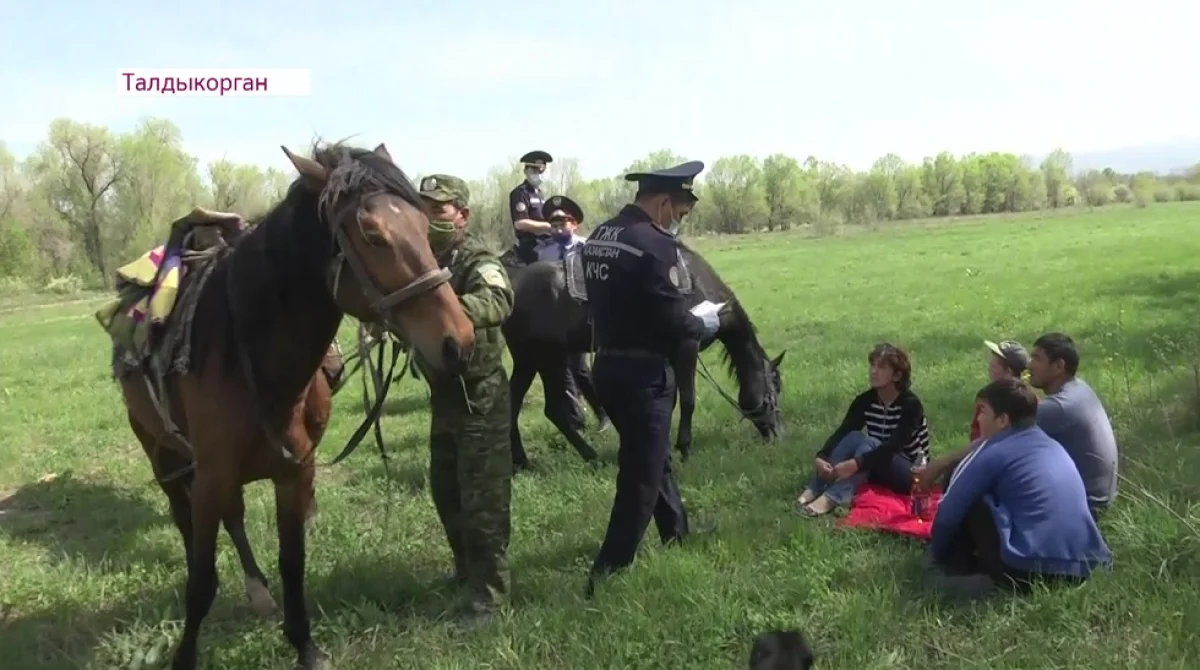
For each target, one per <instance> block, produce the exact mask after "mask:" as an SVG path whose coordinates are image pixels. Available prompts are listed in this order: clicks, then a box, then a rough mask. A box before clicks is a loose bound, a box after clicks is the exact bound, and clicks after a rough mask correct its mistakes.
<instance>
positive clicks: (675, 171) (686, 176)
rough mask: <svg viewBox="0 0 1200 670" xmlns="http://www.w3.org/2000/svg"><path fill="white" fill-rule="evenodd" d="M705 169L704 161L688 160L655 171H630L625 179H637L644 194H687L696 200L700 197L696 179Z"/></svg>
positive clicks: (639, 188)
mask: <svg viewBox="0 0 1200 670" xmlns="http://www.w3.org/2000/svg"><path fill="white" fill-rule="evenodd" d="M703 170H704V163H701V162H700V161H688V162H686V163H681V164H679V165H676V166H675V167H669V168H665V169H662V170H654V171H653V172H630V173H629V174H627V175H625V180H626V181H636V182H637V185H638V191H640V192H641V193H644V194H655V193H669V194H671V195H675V194H687V195H688V196H690V197H691V199H692V201H693V202H695V201H696V200H699V198H697V197H696V193H695V190H694V188H693V185H694V184H695V181H696V175H698V174H700V172H701V171H703Z"/></svg>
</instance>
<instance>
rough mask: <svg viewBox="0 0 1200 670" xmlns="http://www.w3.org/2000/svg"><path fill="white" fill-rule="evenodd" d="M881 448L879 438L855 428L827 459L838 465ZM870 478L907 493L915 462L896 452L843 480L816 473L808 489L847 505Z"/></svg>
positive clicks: (837, 503) (831, 463)
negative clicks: (873, 465)
mask: <svg viewBox="0 0 1200 670" xmlns="http://www.w3.org/2000/svg"><path fill="white" fill-rule="evenodd" d="M878 448H879V440H877V439H875V438H873V437H871V436H869V435H867V434H866V433H860V432H858V431H855V432H853V433H850V434H849V435H847V436H846V437H843V438H842V439H841V441H840V442H838V443H837V446H835V447H834V448H833V451H831V452H830V453H829V457H828V458H827V459H826V460H827V461H829V464H830V465H837V464H838V463H841V462H842V461H847V460H850V459H852V458H855V457H857V456H863V455H866V454H869V453H871V452H872V451H875V450H876V449H878ZM868 479H870V480H871V481H873V482H876V483H879V484H882V485H884V486H886V487H888V488H889V489H891V490H893V491H895V492H897V493H902V494H904V493H908V492H909V490H910V489H911V488H912V461H910V460H908V459H907V458H905V457H904V456H903V455H902V454H896V455H895V456H893V457H892V458H891V459H890V460H889V461H887V462H884V463H879V464H877V465H876V466H875V467H874V468H872V469H870V470H859V471H858V472H856V473H854V475H853V476H851V477H847V478H846V479H843V480H842V481H840V482H827V481H825V480H824V479H821V478H820V477H818V476H817V475H816V474H815V473H814V474H813V476H812V479H810V480H809V481H808V488H809V489H810V490H811V491H812V492H813V493H815V494H816V495H818V496H819V495H821V494H824V495H826V496H828V497H829V499H830V500H831V501H832V502H833V503H834V504H835V505H845V504H847V503H849V502H850V500H851V499H852V498H853V497H854V492H855V491H857V490H858V487H859V486H860V485H862V483H863V482H865V481H867V480H868Z"/></svg>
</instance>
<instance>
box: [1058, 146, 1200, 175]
mask: <svg viewBox="0 0 1200 670" xmlns="http://www.w3.org/2000/svg"><path fill="white" fill-rule="evenodd" d="M1042 158H1044V156H1039V157H1038V159H1037V160H1038V162H1039V163H1040V162H1041V161H1042ZM1071 158H1072V159H1073V160H1072V163H1073V167H1074V169H1075V171H1076V172H1082V171H1084V170H1103V169H1104V168H1106V167H1110V168H1112V169H1113V170H1116V171H1117V172H1123V173H1131V172H1141V171H1143V170H1149V171H1151V172H1158V173H1160V174H1166V173H1169V172H1173V171H1176V170H1183V169H1186V168H1190V167H1192V166H1194V165H1196V164H1198V163H1200V137H1196V138H1192V139H1187V140H1178V141H1175V142H1160V143H1156V144H1144V145H1142V146H1139V147H1126V148H1122V149H1109V150H1106V151H1088V152H1081V153H1076V152H1073V151H1072V152H1071Z"/></svg>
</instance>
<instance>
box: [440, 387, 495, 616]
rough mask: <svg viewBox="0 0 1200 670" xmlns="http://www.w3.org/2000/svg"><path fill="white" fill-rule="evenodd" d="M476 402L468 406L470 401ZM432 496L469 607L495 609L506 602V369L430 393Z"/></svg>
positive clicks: (456, 575)
mask: <svg viewBox="0 0 1200 670" xmlns="http://www.w3.org/2000/svg"><path fill="white" fill-rule="evenodd" d="M468 397H469V398H470V403H469V405H468V403H467V402H466V399H467V398H468ZM430 400H431V403H430V404H431V412H432V414H433V421H432V426H431V429H430V437H429V446H430V465H429V471H430V472H429V480H430V491H431V493H432V495H433V504H434V506H435V507H436V508H437V513H438V517H439V518H441V521H442V526H443V527H444V528H445V530H446V539H447V540H449V543H450V551H451V552H452V553H453V554H454V569H455V577H457V578H458V579H459V580H461V581H465V583H466V586H467V591H468V593H467V595H468V599H469V601H468V603H467V604H468V606H470V607H471V608H473V609H476V610H478V609H491V608H494V607H496V606H498V605H500V604H502V603H504V602H505V601H506V600H507V599H508V594H509V588H510V586H509V572H508V542H509V534H510V530H511V523H510V514H509V502H510V499H511V496H512V475H513V466H512V453H511V447H510V446H509V445H510V439H509V425H510V419H509V416H510V411H511V409H510V407H509V399H508V375H507V374H506V373H505V371H504V370H503V368H501V369H500V370H499V371H497V372H496V373H494V374H492V375H489V376H487V377H485V378H483V379H479V380H475V381H473V382H468V383H467V384H466V385H465V386H464V385H462V384H457V383H450V384H447V385H446V386H444V387H443V386H441V385H439V387H437V388H434V389H433V390H432V391H431V399H430Z"/></svg>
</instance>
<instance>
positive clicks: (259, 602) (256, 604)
mask: <svg viewBox="0 0 1200 670" xmlns="http://www.w3.org/2000/svg"><path fill="white" fill-rule="evenodd" d="M245 583H246V598H247V599H249V600H250V609H252V610H254V614H255V615H256V616H258V617H259V618H260V619H270V618H273V617H274V616H275V612H276V607H275V599H274V598H272V597H271V592H270V591H269V590H267V587H266V585H265V584H263V583H262V582H260V581H258V580H257V579H254V578H253V577H246V579H245Z"/></svg>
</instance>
